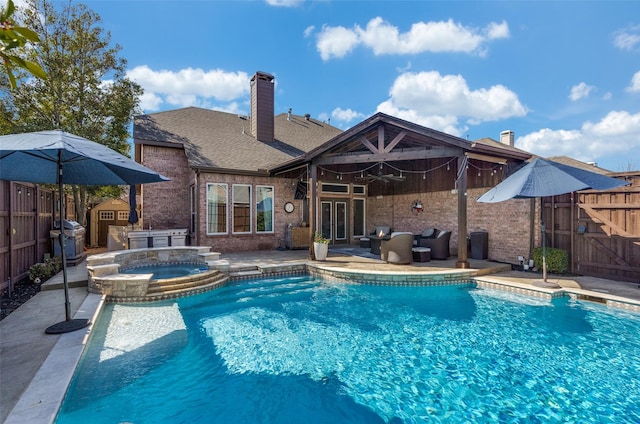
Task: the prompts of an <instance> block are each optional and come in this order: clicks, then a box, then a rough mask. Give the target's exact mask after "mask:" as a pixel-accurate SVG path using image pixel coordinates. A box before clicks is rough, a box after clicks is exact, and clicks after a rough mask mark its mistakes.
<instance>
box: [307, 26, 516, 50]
mask: <svg viewBox="0 0 640 424" xmlns="http://www.w3.org/2000/svg"><path fill="white" fill-rule="evenodd" d="M508 37H509V26H508V25H507V23H506V22H505V21H503V22H501V23H495V22H492V23H490V24H489V25H487V26H486V27H485V28H482V29H476V28H470V27H465V26H463V25H461V24H459V23H456V22H454V21H453V20H451V19H449V20H448V21H439V22H417V23H415V24H413V25H412V26H411V29H410V30H409V31H408V32H405V33H401V32H400V30H399V29H398V27H396V26H393V25H392V24H390V23H389V22H386V21H384V20H383V19H382V18H381V17H376V18H373V19H371V20H370V21H369V22H368V23H367V26H366V28H365V29H362V28H361V27H360V26H359V25H357V24H356V25H354V27H353V28H352V29H349V28H345V27H343V26H337V27H331V26H327V25H325V26H323V27H322V30H321V31H320V33H319V34H318V37H317V45H316V47H317V49H318V51H319V52H320V56H321V58H322V60H325V61H326V60H329V59H332V58H342V57H344V56H345V55H346V54H347V53H349V52H351V51H352V50H353V49H354V48H355V47H357V46H358V45H361V44H362V45H364V46H366V47H368V48H370V49H371V50H372V51H373V52H374V54H376V55H384V54H418V53H424V52H436V53H439V52H461V53H469V54H477V55H484V54H485V53H486V46H485V44H486V43H487V42H488V41H491V40H496V39H500V38H508Z"/></svg>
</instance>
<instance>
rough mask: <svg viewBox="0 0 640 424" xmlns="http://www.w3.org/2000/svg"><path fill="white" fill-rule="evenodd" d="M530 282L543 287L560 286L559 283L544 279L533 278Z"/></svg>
mask: <svg viewBox="0 0 640 424" xmlns="http://www.w3.org/2000/svg"><path fill="white" fill-rule="evenodd" d="M531 284H532V285H534V286H536V287H543V288H545V289H559V288H561V287H560V285H559V284H557V283H552V282H550V281H544V280H535V281H533V282H532V283H531Z"/></svg>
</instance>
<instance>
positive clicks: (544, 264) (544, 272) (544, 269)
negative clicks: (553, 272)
mask: <svg viewBox="0 0 640 424" xmlns="http://www.w3.org/2000/svg"><path fill="white" fill-rule="evenodd" d="M540 230H541V231H542V281H544V282H545V283H546V282H547V252H546V248H547V242H546V240H545V237H546V234H545V233H546V231H545V228H544V221H543V220H540Z"/></svg>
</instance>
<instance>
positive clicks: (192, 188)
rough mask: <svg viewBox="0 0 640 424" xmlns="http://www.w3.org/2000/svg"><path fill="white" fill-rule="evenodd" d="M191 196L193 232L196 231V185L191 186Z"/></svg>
mask: <svg viewBox="0 0 640 424" xmlns="http://www.w3.org/2000/svg"><path fill="white" fill-rule="evenodd" d="M190 192H191V198H190V199H189V200H190V208H191V232H192V233H195V232H196V186H195V185H192V186H191V190H190Z"/></svg>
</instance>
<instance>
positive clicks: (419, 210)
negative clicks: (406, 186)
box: [411, 200, 424, 214]
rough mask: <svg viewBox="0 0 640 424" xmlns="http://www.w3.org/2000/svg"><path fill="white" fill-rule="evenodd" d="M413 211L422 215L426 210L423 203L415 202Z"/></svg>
mask: <svg viewBox="0 0 640 424" xmlns="http://www.w3.org/2000/svg"><path fill="white" fill-rule="evenodd" d="M411 210H412V211H413V213H416V214H418V213H422V211H423V210H424V207H423V206H422V202H421V201H420V200H414V201H413V203H411Z"/></svg>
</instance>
